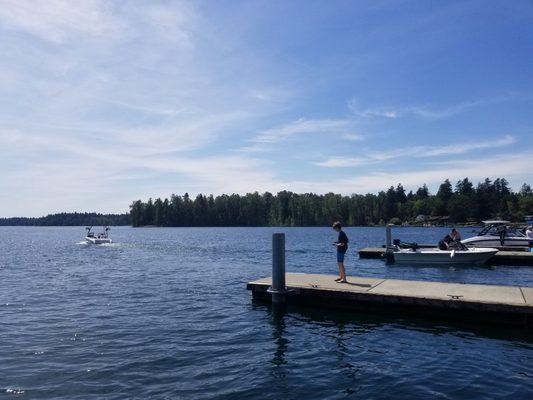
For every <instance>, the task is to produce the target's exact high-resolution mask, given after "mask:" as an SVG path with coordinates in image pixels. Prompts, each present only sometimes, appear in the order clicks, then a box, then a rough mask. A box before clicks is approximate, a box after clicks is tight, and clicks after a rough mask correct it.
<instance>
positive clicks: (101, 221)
mask: <svg viewBox="0 0 533 400" xmlns="http://www.w3.org/2000/svg"><path fill="white" fill-rule="evenodd" d="M84 225H85V226H87V225H131V220H130V215H129V214H98V213H60V214H50V215H47V216H45V217H37V218H28V217H14V218H0V226H84Z"/></svg>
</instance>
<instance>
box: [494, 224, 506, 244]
mask: <svg viewBox="0 0 533 400" xmlns="http://www.w3.org/2000/svg"><path fill="white" fill-rule="evenodd" d="M496 231H497V232H498V236H499V237H500V246H503V244H504V243H505V236H506V235H507V226H506V225H498V227H497V228H496Z"/></svg>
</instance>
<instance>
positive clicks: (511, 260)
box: [359, 246, 533, 265]
mask: <svg viewBox="0 0 533 400" xmlns="http://www.w3.org/2000/svg"><path fill="white" fill-rule="evenodd" d="M433 247H435V246H433ZM384 256H385V247H366V248H364V249H360V250H359V258H362V259H364V258H384ZM487 264H490V265H533V253H532V252H528V251H523V250H522V251H509V250H500V251H498V252H497V253H496V254H495V255H494V256H493V257H491V258H490V259H489V260H488V261H487Z"/></svg>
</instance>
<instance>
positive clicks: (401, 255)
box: [393, 248, 498, 265]
mask: <svg viewBox="0 0 533 400" xmlns="http://www.w3.org/2000/svg"><path fill="white" fill-rule="evenodd" d="M497 252H498V250H497V249H491V248H488V249H485V248H484V249H469V250H438V249H431V250H429V249H428V250H425V249H421V250H417V251H411V250H400V251H397V252H394V253H393V254H394V262H395V263H398V264H441V265H450V264H474V265H481V264H484V263H486V262H487V261H488V260H489V259H490V258H491V257H492V256H493V255H494V254H496V253H497ZM452 254H453V256H452Z"/></svg>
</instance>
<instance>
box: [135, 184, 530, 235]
mask: <svg viewBox="0 0 533 400" xmlns="http://www.w3.org/2000/svg"><path fill="white" fill-rule="evenodd" d="M531 214H533V193H532V191H531V187H530V186H529V185H527V184H524V185H523V186H522V188H521V190H520V191H519V192H513V191H512V190H511V189H510V188H509V184H508V182H507V181H506V180H505V179H500V178H499V179H496V180H494V181H491V180H490V179H488V178H487V179H485V181H483V182H480V183H478V184H477V185H476V186H474V184H473V183H472V182H471V181H470V180H469V179H468V178H465V179H463V180H460V181H458V182H457V183H456V184H455V186H452V184H451V183H450V181H449V180H448V179H446V180H445V181H444V182H443V183H442V184H441V185H440V187H439V189H438V191H437V193H436V194H431V193H430V192H429V190H428V188H427V186H426V185H425V184H424V185H423V186H421V187H420V188H418V190H416V191H415V192H413V191H410V192H408V193H406V191H405V189H404V188H403V186H402V185H401V184H398V185H397V186H396V187H393V186H391V187H390V188H389V189H388V190H387V191H381V192H379V193H378V194H366V195H359V194H353V195H351V196H342V195H339V194H334V193H328V194H324V195H319V194H314V193H305V194H297V193H292V192H289V191H282V192H279V193H277V194H276V195H274V194H272V193H268V192H267V193H263V194H259V193H257V192H255V193H248V194H246V195H244V196H241V195H238V194H232V195H221V196H216V197H214V196H213V195H209V196H205V195H202V194H199V195H197V196H196V197H195V198H194V199H191V198H190V197H189V195H188V194H187V193H185V195H183V196H178V195H175V194H173V195H172V196H171V197H170V199H160V198H158V199H156V200H153V199H149V200H148V201H147V202H143V201H141V200H137V201H135V202H133V203H132V204H131V206H130V215H131V222H132V225H133V226H147V225H152V226H321V225H329V224H331V222H332V221H333V220H340V221H343V223H345V224H347V225H359V226H368V225H382V224H385V223H387V222H393V223H401V222H406V221H407V222H410V223H413V222H421V221H423V220H424V219H425V218H427V217H431V216H443V217H450V220H451V221H454V222H458V223H459V222H468V221H472V222H473V221H480V220H483V219H487V218H504V219H510V220H514V221H521V220H522V219H523V217H524V216H525V215H531Z"/></svg>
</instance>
